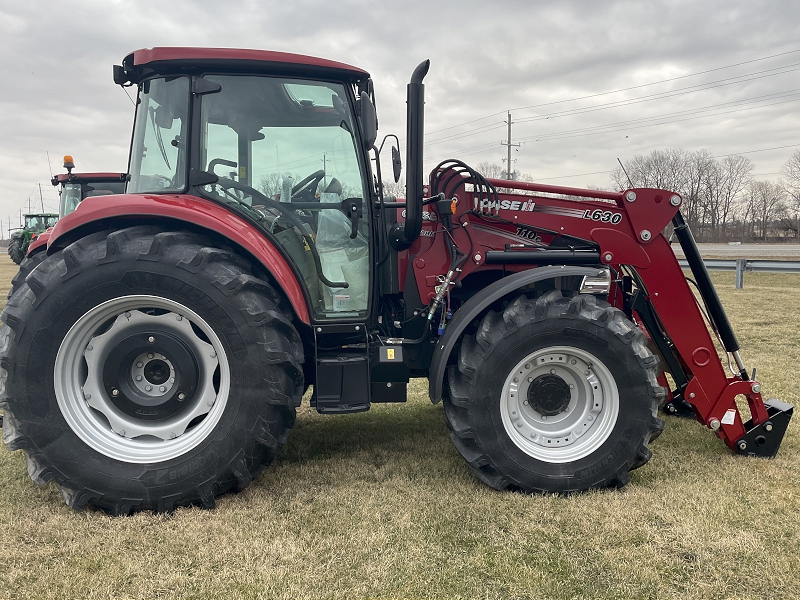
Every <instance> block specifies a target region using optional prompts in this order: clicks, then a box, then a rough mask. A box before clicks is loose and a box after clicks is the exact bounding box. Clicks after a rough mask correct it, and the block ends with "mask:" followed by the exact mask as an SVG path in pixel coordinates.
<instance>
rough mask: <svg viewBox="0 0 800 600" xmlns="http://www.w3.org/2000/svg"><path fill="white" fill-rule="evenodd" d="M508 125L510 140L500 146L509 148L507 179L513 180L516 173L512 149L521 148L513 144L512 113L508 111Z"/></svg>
mask: <svg viewBox="0 0 800 600" xmlns="http://www.w3.org/2000/svg"><path fill="white" fill-rule="evenodd" d="M506 123H508V139H507V140H506V141H505V142H500V145H501V146H507V147H508V158H507V159H506V179H513V178H514V177H513V173H514V171H513V170H512V169H511V147H512V146H516V147H519V146H520V144H512V143H511V123H512V121H511V111H508V121H506Z"/></svg>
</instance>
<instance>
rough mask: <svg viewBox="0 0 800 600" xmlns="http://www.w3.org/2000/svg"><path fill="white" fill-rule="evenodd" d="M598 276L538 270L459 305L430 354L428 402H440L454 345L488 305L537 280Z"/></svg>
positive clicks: (588, 271) (576, 270) (587, 271)
mask: <svg viewBox="0 0 800 600" xmlns="http://www.w3.org/2000/svg"><path fill="white" fill-rule="evenodd" d="M597 274H598V269H597V268H592V267H539V268H536V269H529V270H526V271H521V272H519V273H515V274H514V275H509V276H508V277H504V278H503V279H500V280H499V281H496V282H494V283H493V284H491V285H489V286H486V287H485V288H483V289H482V290H481V291H480V292H478V293H477V294H475V295H474V296H473V297H472V298H470V299H469V300H467V301H466V302H465V303H464V304H462V305H461V308H459V309H458V310H457V311H456V312H455V315H453V320H452V321H450V323H449V324H448V325H447V329H446V330H445V334H444V335H443V336H442V337H441V338H439V341H438V342H437V343H436V349H435V350H434V351H433V360H432V361H431V369H430V372H429V374H428V395H429V396H430V398H431V402H433V403H434V404H438V403H439V402H440V401H441V399H442V387H443V383H444V373H445V369H446V368H447V362H448V360H449V358H450V354H451V353H452V352H453V349H454V348H455V346H456V343H457V342H458V340H459V339H460V338H461V335H462V334H463V333H464V330H465V329H466V328H467V326H468V325H469V324H470V323H472V322H473V321H474V320H475V319H477V318H478V316H479V315H480V314H481V313H482V312H483V311H485V310H486V308H487V307H488V306H489V305H491V304H492V303H493V302H496V301H497V300H500V299H501V298H503V297H504V296H507V295H509V294H511V293H512V292H514V291H515V290H518V289H520V288H521V287H523V286H526V285H529V284H531V283H536V282H537V281H544V280H545V279H553V278H555V277H570V276H573V275H578V276H589V275H597Z"/></svg>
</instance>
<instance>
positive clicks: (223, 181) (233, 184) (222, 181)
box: [216, 177, 273, 206]
mask: <svg viewBox="0 0 800 600" xmlns="http://www.w3.org/2000/svg"><path fill="white" fill-rule="evenodd" d="M216 185H218V186H220V187H221V188H222V189H223V191H225V193H226V194H228V195H229V196H232V197H234V198H236V200H237V201H239V202H241V203H242V204H247V203H246V202H245V201H244V200H242V199H241V198H238V197H235V196H233V194H231V193H230V192H228V191H227V189H234V190H239V191H240V192H242V193H244V194H247V195H248V196H250V197H251V198H253V200H261V201H262V202H263V203H264V204H270V203H271V202H273V201H272V200H270V199H269V198H267V197H266V196H265V195H264V194H262V193H261V192H259V191H258V190H257V189H255V188H253V187H250V186H249V185H247V184H244V183H242V182H241V181H236V180H235V179H228V178H227V177H220V178H219V179H218V180H217V182H216ZM248 206H250V205H248Z"/></svg>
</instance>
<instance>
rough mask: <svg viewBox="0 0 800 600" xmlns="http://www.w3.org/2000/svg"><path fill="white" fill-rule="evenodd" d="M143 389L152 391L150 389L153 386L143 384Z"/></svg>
mask: <svg viewBox="0 0 800 600" xmlns="http://www.w3.org/2000/svg"><path fill="white" fill-rule="evenodd" d="M144 389H145V390H146V391H148V392H150V391H152V390H153V386H152V385H146V386H144Z"/></svg>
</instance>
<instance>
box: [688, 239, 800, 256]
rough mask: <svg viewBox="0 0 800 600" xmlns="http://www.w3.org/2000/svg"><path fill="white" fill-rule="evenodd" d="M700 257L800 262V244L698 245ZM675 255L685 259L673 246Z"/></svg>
mask: <svg viewBox="0 0 800 600" xmlns="http://www.w3.org/2000/svg"><path fill="white" fill-rule="evenodd" d="M698 247H699V248H700V255H701V256H704V257H707V258H712V257H713V258H728V259H736V258H753V259H758V258H771V259H780V260H800V244H734V245H729V244H698ZM672 249H673V251H674V252H675V255H676V256H678V257H680V258H683V250H682V249H681V247H680V245H679V244H677V243H674V244H672Z"/></svg>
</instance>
